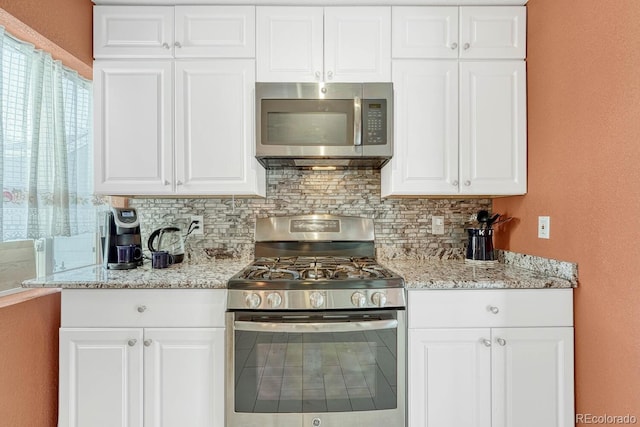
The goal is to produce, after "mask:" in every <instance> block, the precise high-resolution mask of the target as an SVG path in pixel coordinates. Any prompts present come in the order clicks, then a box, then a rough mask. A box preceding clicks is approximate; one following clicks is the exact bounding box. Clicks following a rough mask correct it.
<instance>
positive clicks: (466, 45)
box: [462, 43, 471, 50]
mask: <svg viewBox="0 0 640 427" xmlns="http://www.w3.org/2000/svg"><path fill="white" fill-rule="evenodd" d="M470 47H471V45H470V44H469V43H465V44H464V45H463V46H462V48H463V49H464V50H467V49H469V48H470Z"/></svg>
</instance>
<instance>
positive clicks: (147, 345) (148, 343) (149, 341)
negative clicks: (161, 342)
mask: <svg viewBox="0 0 640 427" xmlns="http://www.w3.org/2000/svg"><path fill="white" fill-rule="evenodd" d="M152 343H153V340H144V346H145V347H149V346H150V345H151V344H152Z"/></svg>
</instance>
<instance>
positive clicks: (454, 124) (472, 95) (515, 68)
mask: <svg viewBox="0 0 640 427" xmlns="http://www.w3.org/2000/svg"><path fill="white" fill-rule="evenodd" d="M393 83H394V90H395V128H394V129H395V130H394V132H395V137H394V155H393V158H392V159H391V160H390V161H389V163H387V164H386V165H385V166H384V167H383V168H382V172H381V194H382V196H383V197H388V196H419V195H444V196H448V195H459V194H460V195H477V196H493V195H515V194H525V193H526V191H527V131H526V123H527V115H526V105H527V104H526V76H525V62H524V61H507V60H504V61H460V62H458V61H455V60H445V61H443V60H428V59H422V60H419V59H414V60H404V59H403V60H394V62H393Z"/></svg>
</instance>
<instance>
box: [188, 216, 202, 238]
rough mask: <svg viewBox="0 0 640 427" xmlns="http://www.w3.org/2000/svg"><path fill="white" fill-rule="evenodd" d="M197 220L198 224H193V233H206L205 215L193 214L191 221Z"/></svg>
mask: <svg viewBox="0 0 640 427" xmlns="http://www.w3.org/2000/svg"><path fill="white" fill-rule="evenodd" d="M195 221H197V222H198V223H197V224H193V232H191V234H196V235H197V234H199V235H203V234H204V216H202V215H191V222H195Z"/></svg>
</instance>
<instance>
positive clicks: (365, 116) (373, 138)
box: [362, 99, 387, 145]
mask: <svg viewBox="0 0 640 427" xmlns="http://www.w3.org/2000/svg"><path fill="white" fill-rule="evenodd" d="M362 104H363V105H362V127H363V129H362V144H363V145H384V144H386V143H387V100H386V99H365V100H364V101H363V103H362Z"/></svg>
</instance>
